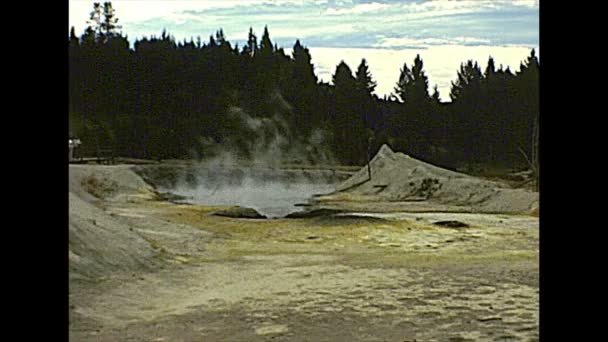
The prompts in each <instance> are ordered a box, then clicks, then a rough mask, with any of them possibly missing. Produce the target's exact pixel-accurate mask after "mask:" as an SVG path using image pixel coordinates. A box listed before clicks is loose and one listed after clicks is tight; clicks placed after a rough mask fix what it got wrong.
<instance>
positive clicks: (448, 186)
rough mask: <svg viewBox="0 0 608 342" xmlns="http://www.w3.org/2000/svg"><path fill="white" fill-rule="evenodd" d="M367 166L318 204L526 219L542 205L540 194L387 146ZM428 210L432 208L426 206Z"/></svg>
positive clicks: (321, 198) (321, 199)
mask: <svg viewBox="0 0 608 342" xmlns="http://www.w3.org/2000/svg"><path fill="white" fill-rule="evenodd" d="M370 165H371V180H370V179H369V175H368V168H367V165H366V166H364V167H362V168H361V169H360V170H359V171H358V172H357V173H355V174H354V175H353V176H352V177H351V178H349V179H347V180H346V181H344V182H343V183H342V184H340V185H339V186H338V187H337V191H336V192H335V193H333V194H330V195H328V196H322V197H320V198H319V201H320V202H324V201H326V202H330V201H345V202H347V201H353V200H358V201H361V200H364V201H373V202H403V204H404V210H405V211H407V203H408V202H409V203H413V202H424V203H427V204H431V205H433V204H434V205H437V206H438V207H442V208H452V209H453V210H460V211H462V210H465V211H469V212H484V213H528V212H530V210H532V208H533V207H534V206H535V205H537V203H538V192H531V191H527V190H524V189H511V188H508V186H507V185H505V184H502V183H499V182H493V181H488V180H484V179H481V178H477V177H473V176H470V175H467V174H464V173H459V172H455V171H450V170H447V169H443V168H440V167H437V166H434V165H431V164H428V163H425V162H423V161H420V160H418V159H415V158H412V157H410V156H408V155H405V154H403V153H395V152H393V151H392V150H391V149H390V147H388V146H387V145H383V146H382V147H381V148H380V150H379V151H378V153H377V154H376V156H375V157H374V158H373V159H372V160H371V162H370ZM427 207H428V206H427Z"/></svg>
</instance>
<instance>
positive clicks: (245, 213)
mask: <svg viewBox="0 0 608 342" xmlns="http://www.w3.org/2000/svg"><path fill="white" fill-rule="evenodd" d="M212 215H215V216H224V217H234V218H247V219H265V218H267V217H266V216H264V215H262V214H260V213H259V212H258V211H257V210H255V209H253V208H244V207H238V206H237V207H231V208H228V209H225V210H221V211H216V212H214V213H213V214H212Z"/></svg>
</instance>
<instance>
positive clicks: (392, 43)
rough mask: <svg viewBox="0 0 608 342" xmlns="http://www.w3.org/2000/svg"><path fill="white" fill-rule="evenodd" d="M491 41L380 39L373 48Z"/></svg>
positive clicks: (471, 39)
mask: <svg viewBox="0 0 608 342" xmlns="http://www.w3.org/2000/svg"><path fill="white" fill-rule="evenodd" d="M489 43H490V40H489V39H484V38H476V37H451V38H408V37H403V38H396V37H388V38H384V37H382V38H380V40H379V42H377V43H375V44H374V45H373V46H375V47H381V48H395V47H418V48H428V47H429V46H434V45H459V44H489Z"/></svg>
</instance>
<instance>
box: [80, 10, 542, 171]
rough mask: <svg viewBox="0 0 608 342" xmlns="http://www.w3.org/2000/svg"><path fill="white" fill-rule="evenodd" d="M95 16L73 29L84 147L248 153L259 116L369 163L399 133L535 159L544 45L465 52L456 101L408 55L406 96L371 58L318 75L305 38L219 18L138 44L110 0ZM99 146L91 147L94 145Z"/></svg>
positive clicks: (484, 154)
mask: <svg viewBox="0 0 608 342" xmlns="http://www.w3.org/2000/svg"><path fill="white" fill-rule="evenodd" d="M94 8H95V10H94V11H93V13H92V15H91V24H90V26H89V27H88V28H87V29H86V30H85V32H84V33H83V34H81V35H80V36H77V34H76V32H75V30H74V28H72V30H71V32H70V37H69V116H70V131H71V132H72V134H76V135H78V136H79V137H80V138H81V139H82V140H83V142H84V144H83V150H84V151H83V152H84V153H94V149H95V148H97V147H98V146H99V145H104V146H108V145H109V146H111V147H112V148H113V149H114V151H115V154H117V155H121V156H128V157H134V158H147V159H166V158H192V157H195V156H198V157H205V154H206V151H205V146H206V144H205V142H209V141H212V142H214V143H216V144H222V143H223V142H224V141H238V142H240V143H241V144H242V145H243V146H242V149H241V150H242V157H243V158H252V157H254V156H252V155H249V154H248V149H247V147H246V146H247V144H248V143H249V142H250V141H251V140H255V139H258V138H259V136H257V135H255V134H253V133H252V131H251V130H250V129H244V128H243V127H244V126H243V122H242V121H243V120H244V119H243V117H239V116H234V115H230V113H231V110H233V109H234V108H240V109H241V110H242V111H243V112H245V113H247V115H248V116H249V117H251V118H273V119H277V120H280V121H281V122H282V123H284V124H283V125H282V126H281V130H283V131H284V132H282V134H285V136H286V137H288V138H289V140H290V141H291V140H293V141H299V140H301V141H304V140H306V139H308V137H310V136H311V134H313V132H315V131H322V132H324V135H325V136H326V137H327V139H326V141H327V146H328V148H330V149H331V150H332V151H333V154H334V155H335V156H336V157H337V159H338V161H339V162H340V163H343V164H356V165H362V164H364V163H366V162H367V158H368V156H369V154H370V153H371V154H373V153H375V151H376V150H377V149H378V148H379V147H380V146H381V145H382V144H383V143H388V144H390V146H391V147H392V148H393V149H395V150H398V151H403V152H405V153H407V154H410V155H412V156H414V157H417V158H421V159H424V160H427V161H429V162H434V163H437V164H440V165H443V166H447V167H452V168H455V167H459V166H462V165H469V164H473V163H477V164H484V163H485V164H497V165H504V166H513V167H516V166H522V165H525V158H524V156H533V155H534V144H533V141H534V138H535V130H537V122H538V113H539V103H538V77H539V76H538V75H539V62H538V59H537V57H536V55H535V52H534V50H532V51H531V53H530V55H529V56H528V58H527V59H526V60H524V61H523V62H522V64H521V66H520V70H519V71H517V72H515V73H514V72H512V71H511V70H509V68H506V69H503V68H502V66H501V67H499V68H496V66H495V65H494V60H493V59H492V58H491V57H490V59H489V61H488V64H487V67H486V69H485V71H483V72H482V71H481V69H480V67H479V66H478V64H477V63H476V62H475V61H472V60H469V61H466V62H464V63H463V64H462V65H461V67H460V70H459V71H458V78H457V79H456V80H455V81H454V82H452V87H451V92H450V97H451V100H452V102H451V103H442V102H441V101H440V100H439V93H438V91H437V88H436V86H435V88H434V91H433V92H432V94H431V93H430V92H429V84H428V78H427V76H426V74H425V72H424V64H423V61H422V59H421V58H420V56H417V57H416V59H415V60H414V62H413V63H412V64H408V63H405V64H404V65H403V68H402V69H401V71H400V77H399V81H398V83H397V84H396V87H395V94H396V96H392V97H390V98H386V97H384V98H379V97H377V96H375V95H373V91H374V89H375V87H376V83H375V82H374V80H373V76H372V74H371V72H370V71H369V68H368V65H367V62H366V60H365V59H363V60H362V61H361V63H360V64H359V66H358V67H357V69H356V70H355V71H353V70H352V69H351V68H350V67H349V66H348V65H347V64H346V63H344V62H341V63H340V64H339V65H337V67H336V69H335V72H334V74H333V76H332V82H331V83H325V82H321V81H319V79H318V78H317V76H316V75H315V73H314V66H313V64H312V62H311V54H310V51H309V50H308V48H306V47H305V46H304V45H303V44H302V42H300V41H299V40H297V41H296V42H295V43H294V45H293V50H292V53H291V54H290V55H288V54H286V52H285V50H284V49H283V48H282V47H278V46H277V45H276V44H273V43H272V40H271V38H270V33H269V30H268V28H267V27H265V28H264V31H263V34H262V37H261V39H259V41H258V37H257V35H256V34H255V32H254V31H253V29H250V31H249V34H248V39H247V42H246V43H245V44H244V46H242V47H239V46H238V44H234V45H233V44H231V43H230V42H229V41H227V40H226V38H225V36H224V33H223V30H222V29H219V30H218V31H217V32H215V34H213V35H211V36H209V38H208V39H207V40H205V41H202V39H201V38H200V37H197V39H196V40H194V39H190V40H189V41H187V40H184V41H176V39H175V38H174V37H172V36H171V35H170V34H169V33H167V32H166V31H163V32H162V34H161V35H160V36H159V37H156V36H152V37H150V38H148V37H144V38H138V39H136V40H135V42H134V44H133V48H131V47H130V46H131V44H130V42H129V40H128V38H127V37H126V36H123V34H122V33H119V32H118V28H119V26H118V24H117V21H118V20H117V19H116V16H115V15H114V11H113V10H112V8H111V3H105V4H104V5H103V6H102V5H101V4H98V3H96V4H95V6H94ZM87 149H88V150H87Z"/></svg>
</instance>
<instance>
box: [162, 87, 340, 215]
mask: <svg viewBox="0 0 608 342" xmlns="http://www.w3.org/2000/svg"><path fill="white" fill-rule="evenodd" d="M269 104H270V106H269V107H271V108H272V112H271V113H268V114H269V115H266V116H264V117H253V116H251V115H249V114H248V113H247V112H246V111H245V110H244V109H243V108H240V107H237V106H233V107H230V108H229V109H228V110H227V112H226V115H225V120H226V121H225V122H224V123H225V126H226V129H227V130H230V131H232V132H239V134H238V135H235V134H223V136H228V137H231V138H225V139H223V140H222V141H215V140H212V139H206V140H203V141H202V144H201V145H202V151H201V156H202V158H201V160H200V162H199V163H198V165H197V166H196V167H195V171H194V173H195V175H194V176H195V178H196V182H195V185H194V184H187V183H186V182H181V184H180V185H178V187H177V188H176V189H173V190H172V191H173V192H175V193H177V194H179V195H182V196H186V197H188V198H190V199H191V202H194V203H198V204H203V205H239V206H243V207H249V208H253V209H256V210H257V211H258V212H260V213H261V214H264V215H266V216H268V217H271V218H273V217H282V216H284V215H286V214H289V213H290V212H294V211H298V210H301V207H296V206H295V205H296V204H305V203H306V202H307V201H308V200H309V199H310V198H311V197H312V196H313V195H315V194H321V193H328V192H331V191H333V190H334V189H335V185H336V184H337V183H339V181H340V180H341V179H340V176H339V175H336V173H335V172H333V171H329V170H319V169H315V167H316V166H324V167H326V166H329V165H335V162H334V161H335V159H334V157H333V155H332V153H331V151H330V149H329V146H328V143H329V140H328V138H327V137H328V135H327V134H326V132H325V131H323V130H322V129H315V130H312V131H311V132H310V134H309V135H308V136H306V137H304V138H302V137H299V138H298V137H297V136H298V134H295V132H292V131H291V130H290V125H289V124H288V121H287V120H289V119H292V118H293V110H292V108H291V106H290V105H289V103H287V101H285V100H284V99H283V97H282V96H281V94H280V93H278V92H275V93H273V94H272V95H271V96H270V97H269ZM193 185H194V186H193Z"/></svg>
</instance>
